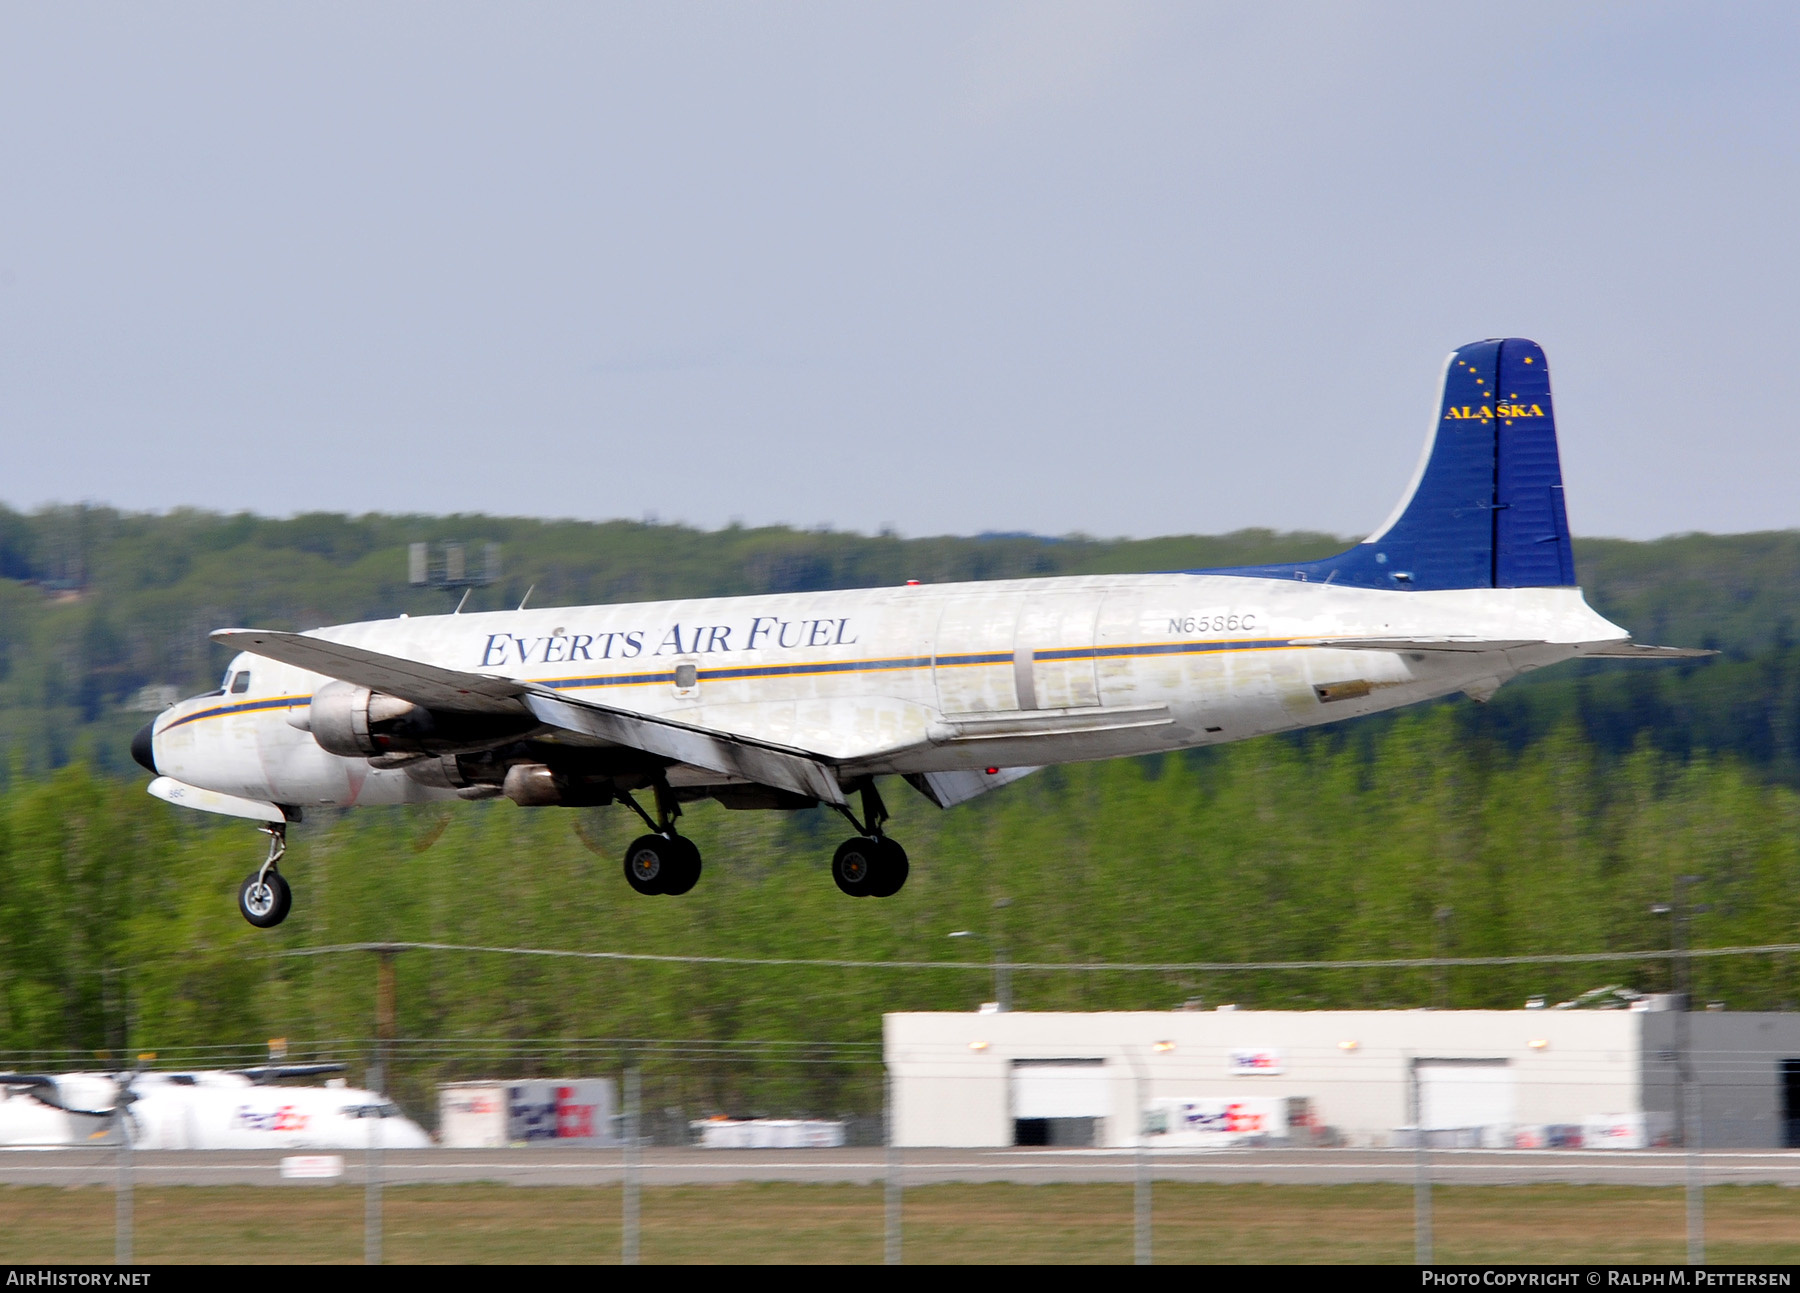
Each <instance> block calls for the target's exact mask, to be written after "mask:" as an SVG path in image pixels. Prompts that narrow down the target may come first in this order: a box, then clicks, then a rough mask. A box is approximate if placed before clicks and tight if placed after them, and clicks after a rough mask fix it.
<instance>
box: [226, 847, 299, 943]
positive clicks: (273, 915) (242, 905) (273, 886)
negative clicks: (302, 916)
mask: <svg viewBox="0 0 1800 1293" xmlns="http://www.w3.org/2000/svg"><path fill="white" fill-rule="evenodd" d="M262 831H263V833H264V834H265V835H267V836H268V837H269V856H268V858H267V860H266V861H264V862H263V864H262V865H261V866H260V867H258V868H257V869H256V870H255V871H253V872H251V873H250V875H249V876H248V877H247V878H246V879H245V881H244V883H243V884H241V885H239V886H238V911H240V912H241V913H243V917H244V919H245V920H247V921H249V922H250V923H251V924H252V925H255V926H256V927H257V928H258V929H273V928H274V927H275V926H277V925H279V924H280V923H281V922H282V921H284V920H286V919H287V914H288V909H289V908H290V907H292V906H293V905H294V891H293V890H292V889H289V888H288V882H287V881H286V880H284V879H282V877H281V872H279V871H277V870H276V869H275V866H276V864H277V863H278V862H280V861H281V859H282V856H283V855H284V854H286V853H287V823H286V822H271V823H270V824H269V825H267V826H264V827H262Z"/></svg>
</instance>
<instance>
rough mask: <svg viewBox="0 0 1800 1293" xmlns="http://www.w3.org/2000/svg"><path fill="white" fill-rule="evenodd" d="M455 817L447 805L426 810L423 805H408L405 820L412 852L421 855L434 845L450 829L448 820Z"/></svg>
mask: <svg viewBox="0 0 1800 1293" xmlns="http://www.w3.org/2000/svg"><path fill="white" fill-rule="evenodd" d="M455 815H456V814H455V813H454V811H453V810H452V809H451V808H450V807H449V806H448V805H439V806H438V807H436V808H428V807H426V806H425V805H423V804H408V805H407V808H406V818H407V827H408V829H409V831H410V833H411V839H410V840H409V841H408V842H409V843H410V844H411V845H412V851H413V852H414V853H423V852H424V851H425V850H426V849H428V848H430V847H431V846H432V845H433V844H436V843H437V842H438V840H439V839H441V838H442V837H443V834H444V832H445V831H446V830H448V829H449V828H450V819H451V818H452V817H454V816H455Z"/></svg>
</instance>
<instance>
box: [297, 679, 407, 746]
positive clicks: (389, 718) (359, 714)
mask: <svg viewBox="0 0 1800 1293" xmlns="http://www.w3.org/2000/svg"><path fill="white" fill-rule="evenodd" d="M306 717H307V724H306V726H307V730H308V731H310V732H311V733H312V735H313V740H315V741H317V742H318V743H319V746H320V748H322V749H324V750H327V751H329V752H330V753H332V754H341V755H343V756H344V757H345V758H352V759H354V758H370V757H372V756H374V755H378V754H391V753H394V752H396V751H407V750H418V749H422V748H423V745H422V743H421V742H420V741H419V740H417V739H409V735H408V734H407V733H406V732H405V731H404V729H405V728H407V727H409V726H417V727H421V728H424V729H426V730H429V729H430V726H431V715H430V712H429V711H428V710H425V709H421V708H420V707H419V706H417V705H415V704H413V703H412V702H411V701H410V700H401V699H400V698H399V697H398V696H386V695H383V694H382V693H381V692H378V691H370V690H369V689H368V688H367V687H358V686H356V685H355V684H354V683H348V682H328V683H326V684H325V685H324V686H323V687H321V688H319V689H318V690H317V691H315V692H314V693H313V698H312V704H311V705H310V706H309V707H308V708H307V711H306ZM397 728H398V729H402V730H398V731H397V730H396V729H397Z"/></svg>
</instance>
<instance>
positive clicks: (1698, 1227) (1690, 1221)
mask: <svg viewBox="0 0 1800 1293" xmlns="http://www.w3.org/2000/svg"><path fill="white" fill-rule="evenodd" d="M1683 1041H1684V1044H1683V1047H1682V1056H1681V1122H1682V1128H1681V1142H1682V1144H1683V1145H1684V1146H1685V1147H1686V1153H1685V1154H1684V1157H1685V1158H1686V1159H1687V1163H1686V1167H1687V1173H1686V1175H1687V1241H1688V1265H1689V1266H1704V1265H1705V1264H1706V1177H1705V1172H1706V1165H1705V1164H1704V1163H1703V1162H1702V1161H1701V1158H1700V1151H1701V1149H1702V1145H1701V1143H1700V1114H1701V1109H1700V1084H1699V1083H1698V1082H1695V1081H1693V1080H1692V1078H1691V1076H1690V1073H1689V1067H1690V1065H1691V1064H1692V1058H1691V1056H1692V1052H1690V1051H1689V1050H1688V1049H1687V1046H1686V1044H1685V1041H1686V1039H1683Z"/></svg>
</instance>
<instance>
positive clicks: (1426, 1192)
mask: <svg viewBox="0 0 1800 1293" xmlns="http://www.w3.org/2000/svg"><path fill="white" fill-rule="evenodd" d="M1406 1065H1407V1069H1408V1070H1409V1077H1410V1079H1411V1080H1410V1083H1409V1085H1410V1087H1411V1094H1412V1100H1411V1103H1412V1125H1413V1262H1414V1263H1415V1264H1416V1265H1419V1266H1429V1265H1431V1162H1430V1159H1429V1156H1428V1155H1427V1153H1426V1149H1425V1101H1424V1098H1423V1096H1424V1093H1423V1092H1422V1091H1421V1090H1420V1087H1419V1061H1418V1057H1417V1056H1413V1055H1408V1056H1407V1057H1406Z"/></svg>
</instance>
